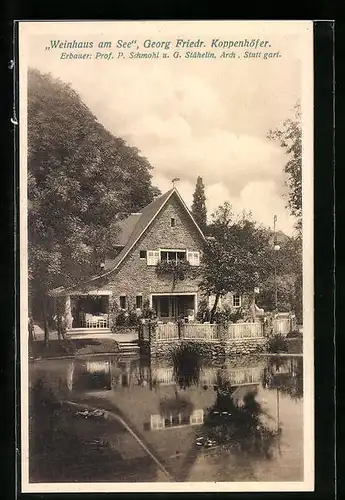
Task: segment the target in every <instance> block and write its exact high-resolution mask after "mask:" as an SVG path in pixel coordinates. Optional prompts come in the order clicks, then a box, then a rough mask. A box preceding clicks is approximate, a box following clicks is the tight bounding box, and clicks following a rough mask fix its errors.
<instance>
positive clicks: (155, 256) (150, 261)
mask: <svg viewBox="0 0 345 500" xmlns="http://www.w3.org/2000/svg"><path fill="white" fill-rule="evenodd" d="M158 261H159V250H148V251H147V265H148V266H155V265H156V264H157V263H158Z"/></svg>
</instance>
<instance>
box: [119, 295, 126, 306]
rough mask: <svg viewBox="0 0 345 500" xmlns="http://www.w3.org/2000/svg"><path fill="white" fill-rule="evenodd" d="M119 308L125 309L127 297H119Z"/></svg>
mask: <svg viewBox="0 0 345 500" xmlns="http://www.w3.org/2000/svg"><path fill="white" fill-rule="evenodd" d="M120 308H121V309H126V308H127V297H126V295H120Z"/></svg>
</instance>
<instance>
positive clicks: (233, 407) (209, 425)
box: [197, 377, 280, 459]
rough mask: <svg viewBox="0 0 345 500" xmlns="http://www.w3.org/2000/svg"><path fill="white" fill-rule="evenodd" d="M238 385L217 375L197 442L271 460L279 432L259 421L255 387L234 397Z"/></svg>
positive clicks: (261, 412) (259, 409)
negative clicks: (214, 398) (213, 394)
mask: <svg viewBox="0 0 345 500" xmlns="http://www.w3.org/2000/svg"><path fill="white" fill-rule="evenodd" d="M240 388H241V386H240V387H234V386H231V383H230V382H229V381H224V380H221V378H220V377H219V378H218V383H217V385H216V386H215V390H216V392H217V399H216V402H215V403H214V405H213V406H212V407H211V408H209V411H208V414H207V415H206V417H205V421H204V425H203V427H202V428H201V429H200V436H199V438H198V441H197V444H199V445H200V446H201V445H202V444H206V445H209V446H213V445H216V446H220V447H222V448H225V449H228V450H231V451H232V452H234V453H239V454H241V455H242V454H250V455H256V456H264V457H265V458H267V459H270V458H271V457H272V445H273V444H274V443H275V441H276V438H277V437H278V436H279V434H280V431H279V432H276V431H273V430H271V429H270V428H269V427H268V426H267V425H265V424H264V423H262V421H261V417H262V416H263V415H264V412H263V410H262V408H261V405H260V404H259V403H258V402H257V401H256V399H255V396H256V388H252V387H250V390H248V392H247V393H246V394H245V395H244V396H243V398H240V399H238V400H237V399H236V397H235V395H236V390H239V389H240ZM266 416H267V415H266Z"/></svg>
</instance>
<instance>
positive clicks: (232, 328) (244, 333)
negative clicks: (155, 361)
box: [140, 323, 263, 341]
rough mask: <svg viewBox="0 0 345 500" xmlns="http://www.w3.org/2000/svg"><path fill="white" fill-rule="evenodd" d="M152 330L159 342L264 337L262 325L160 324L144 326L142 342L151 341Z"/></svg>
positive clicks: (141, 335) (141, 332) (141, 333)
mask: <svg viewBox="0 0 345 500" xmlns="http://www.w3.org/2000/svg"><path fill="white" fill-rule="evenodd" d="M150 328H152V334H153V338H154V339H155V340H157V341H165V340H178V339H186V340H193V339H195V340H206V341H207V340H210V341H212V340H224V341H226V340H236V339H251V338H261V337H263V326H262V324H261V323H232V324H229V325H228V326H221V325H218V324H210V323H185V324H183V325H178V324H176V323H158V324H156V325H152V326H151V325H149V324H144V325H142V327H141V330H140V338H141V339H142V340H150Z"/></svg>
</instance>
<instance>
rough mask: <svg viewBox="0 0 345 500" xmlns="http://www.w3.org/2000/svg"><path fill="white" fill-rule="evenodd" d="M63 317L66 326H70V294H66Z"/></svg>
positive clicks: (71, 320)
mask: <svg viewBox="0 0 345 500" xmlns="http://www.w3.org/2000/svg"><path fill="white" fill-rule="evenodd" d="M65 319H66V328H72V324H73V317H72V310H71V296H70V295H66V300H65Z"/></svg>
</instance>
